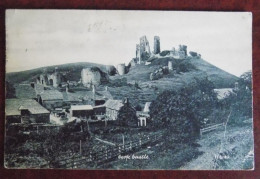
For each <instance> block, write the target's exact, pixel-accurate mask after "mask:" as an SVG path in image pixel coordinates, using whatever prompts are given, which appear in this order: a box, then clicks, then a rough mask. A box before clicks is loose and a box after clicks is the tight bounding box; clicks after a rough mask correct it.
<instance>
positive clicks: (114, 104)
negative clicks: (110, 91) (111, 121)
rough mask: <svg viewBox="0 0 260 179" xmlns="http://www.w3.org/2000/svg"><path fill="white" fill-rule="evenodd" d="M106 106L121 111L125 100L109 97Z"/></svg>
mask: <svg viewBox="0 0 260 179" xmlns="http://www.w3.org/2000/svg"><path fill="white" fill-rule="evenodd" d="M105 106H106V108H109V109H113V110H117V111H119V110H120V108H121V107H123V106H124V104H123V101H122V100H113V99H109V100H107V102H106V103H105Z"/></svg>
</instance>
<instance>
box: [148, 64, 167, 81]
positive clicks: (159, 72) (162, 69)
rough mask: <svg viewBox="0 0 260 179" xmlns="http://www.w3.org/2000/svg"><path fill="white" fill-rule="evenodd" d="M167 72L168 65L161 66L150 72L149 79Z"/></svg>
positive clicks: (154, 78) (155, 78)
mask: <svg viewBox="0 0 260 179" xmlns="http://www.w3.org/2000/svg"><path fill="white" fill-rule="evenodd" d="M168 73H169V69H168V66H164V67H161V68H159V69H158V70H155V71H154V72H153V73H151V74H150V80H158V79H160V78H162V77H163V76H164V75H166V74H168Z"/></svg>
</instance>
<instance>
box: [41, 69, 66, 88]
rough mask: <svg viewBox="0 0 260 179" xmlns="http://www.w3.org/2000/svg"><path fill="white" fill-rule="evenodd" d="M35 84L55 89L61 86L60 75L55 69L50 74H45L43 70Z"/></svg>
mask: <svg viewBox="0 0 260 179" xmlns="http://www.w3.org/2000/svg"><path fill="white" fill-rule="evenodd" d="M36 83H37V84H41V85H43V86H53V87H54V88H57V87H58V86H59V85H60V84H61V75H60V73H59V72H58V68H57V67H56V68H55V72H54V73H52V74H47V73H46V70H44V72H43V74H41V75H40V76H39V77H37V79H36Z"/></svg>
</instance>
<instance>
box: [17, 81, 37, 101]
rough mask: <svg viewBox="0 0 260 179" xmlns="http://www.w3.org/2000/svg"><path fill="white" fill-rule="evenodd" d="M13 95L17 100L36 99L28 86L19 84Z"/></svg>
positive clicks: (34, 93) (32, 90)
mask: <svg viewBox="0 0 260 179" xmlns="http://www.w3.org/2000/svg"><path fill="white" fill-rule="evenodd" d="M15 95H16V97H17V98H27V99H33V98H36V92H35V90H34V89H33V88H32V87H31V85H30V84H19V85H17V86H16V87H15Z"/></svg>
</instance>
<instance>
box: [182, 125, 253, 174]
mask: <svg viewBox="0 0 260 179" xmlns="http://www.w3.org/2000/svg"><path fill="white" fill-rule="evenodd" d="M251 124H252V123H247V124H245V125H244V126H242V127H230V126H229V127H227V132H226V140H225V141H224V140H223V136H224V131H223V130H218V131H215V132H210V133H208V134H205V135H204V136H202V138H201V139H200V140H199V141H198V143H199V144H200V145H201V147H200V151H202V152H203V154H202V155H200V156H199V157H198V158H197V159H194V160H192V161H191V162H188V163H186V164H185V165H184V166H182V167H181V168H180V169H183V170H210V169H211V170H212V169H215V163H214V157H215V155H217V154H218V153H219V151H220V147H221V142H224V143H223V144H224V145H223V150H222V151H226V152H228V153H229V155H230V156H231V157H230V158H228V159H227V160H226V162H224V163H223V166H220V167H219V168H216V169H232V170H238V169H243V168H244V167H243V164H244V163H243V161H244V160H245V158H246V156H247V155H248V153H250V152H252V150H253V133H252V132H253V131H252V126H251Z"/></svg>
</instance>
